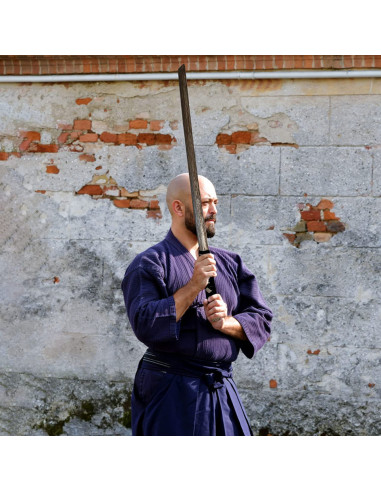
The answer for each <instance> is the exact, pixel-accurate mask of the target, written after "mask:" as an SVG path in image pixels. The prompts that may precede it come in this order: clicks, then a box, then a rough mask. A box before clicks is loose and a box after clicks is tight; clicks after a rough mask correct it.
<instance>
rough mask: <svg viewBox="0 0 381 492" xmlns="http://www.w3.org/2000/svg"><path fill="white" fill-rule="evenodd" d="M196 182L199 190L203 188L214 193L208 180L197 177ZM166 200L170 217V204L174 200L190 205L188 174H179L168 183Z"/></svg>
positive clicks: (171, 211)
mask: <svg viewBox="0 0 381 492" xmlns="http://www.w3.org/2000/svg"><path fill="white" fill-rule="evenodd" d="M198 182H199V186H200V188H201V186H203V187H207V188H208V189H213V191H214V186H213V184H212V183H211V181H209V179H208V178H205V177H204V176H199V177H198ZM166 199H167V207H168V209H169V211H170V213H171V215H173V209H172V203H173V201H174V200H180V201H181V202H182V203H184V205H188V204H190V203H191V187H190V181H189V174H188V173H183V174H179V175H178V176H176V177H175V178H173V179H172V180H171V181H170V182H169V184H168V188H167V197H166Z"/></svg>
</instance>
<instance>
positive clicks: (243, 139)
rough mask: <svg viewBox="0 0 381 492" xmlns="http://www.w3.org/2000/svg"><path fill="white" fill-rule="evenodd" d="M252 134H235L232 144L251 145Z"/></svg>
mask: <svg viewBox="0 0 381 492" xmlns="http://www.w3.org/2000/svg"><path fill="white" fill-rule="evenodd" d="M250 140H251V133H250V132H242V131H241V132H234V133H232V143H236V144H250Z"/></svg>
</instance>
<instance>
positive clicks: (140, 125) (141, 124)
mask: <svg viewBox="0 0 381 492" xmlns="http://www.w3.org/2000/svg"><path fill="white" fill-rule="evenodd" d="M147 127H148V122H147V121H146V120H132V121H130V128H133V129H134V130H142V129H143V130H144V129H146V128H147Z"/></svg>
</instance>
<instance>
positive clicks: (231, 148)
mask: <svg viewBox="0 0 381 492" xmlns="http://www.w3.org/2000/svg"><path fill="white" fill-rule="evenodd" d="M225 149H226V150H227V151H228V152H229V154H235V153H236V152H237V145H236V144H231V145H225Z"/></svg>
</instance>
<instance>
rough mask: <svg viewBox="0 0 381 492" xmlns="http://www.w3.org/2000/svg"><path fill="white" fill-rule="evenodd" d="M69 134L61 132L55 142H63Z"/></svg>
mask: <svg viewBox="0 0 381 492" xmlns="http://www.w3.org/2000/svg"><path fill="white" fill-rule="evenodd" d="M69 135H70V133H69V132H62V133H61V135H60V136H59V137H58V138H57V142H58V143H60V144H64V143H65V142H66V140H67V139H68V137H69Z"/></svg>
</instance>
